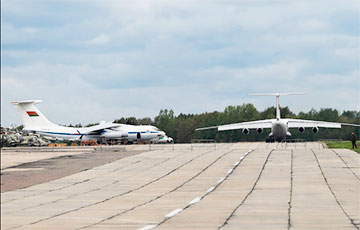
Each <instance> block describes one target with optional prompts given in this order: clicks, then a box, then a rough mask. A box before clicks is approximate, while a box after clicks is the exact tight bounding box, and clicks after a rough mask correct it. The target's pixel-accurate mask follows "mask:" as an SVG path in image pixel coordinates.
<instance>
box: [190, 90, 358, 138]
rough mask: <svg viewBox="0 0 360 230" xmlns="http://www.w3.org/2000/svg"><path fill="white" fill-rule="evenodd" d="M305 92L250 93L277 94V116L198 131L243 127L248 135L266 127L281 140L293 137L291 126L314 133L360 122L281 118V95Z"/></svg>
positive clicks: (274, 136)
mask: <svg viewBox="0 0 360 230" xmlns="http://www.w3.org/2000/svg"><path fill="white" fill-rule="evenodd" d="M302 94H305V93H261V94H250V95H251V96H275V97H276V118H275V119H267V120H257V121H249V122H241V123H233V124H227V125H220V126H212V127H204V128H198V129H196V131H200V130H206V129H215V128H217V129H218V131H225V130H234V129H242V133H243V134H245V135H247V134H249V132H250V129H256V131H257V132H258V133H262V132H263V131H264V129H267V128H269V129H271V132H270V134H269V139H270V140H277V141H281V140H283V139H288V138H291V133H290V132H289V128H298V130H299V132H300V133H302V132H304V131H305V128H311V130H312V131H313V132H314V133H317V132H318V131H319V128H338V129H339V128H341V126H342V125H346V126H357V127H360V125H359V124H348V123H336V122H326V121H312V120H300V119H289V118H281V116H280V104H279V97H280V96H282V95H302Z"/></svg>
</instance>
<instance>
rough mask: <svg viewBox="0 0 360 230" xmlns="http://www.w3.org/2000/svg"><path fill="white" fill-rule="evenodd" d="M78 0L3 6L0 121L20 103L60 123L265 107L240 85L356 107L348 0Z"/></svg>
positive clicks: (355, 32) (353, 27)
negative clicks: (28, 102)
mask: <svg viewBox="0 0 360 230" xmlns="http://www.w3.org/2000/svg"><path fill="white" fill-rule="evenodd" d="M84 3H85V1H76V2H67V3H66V4H64V2H63V1H59V0H56V1H52V2H51V4H49V3H46V2H44V1H33V2H31V3H24V2H23V1H5V2H4V3H3V5H2V6H3V9H2V12H3V14H2V16H3V18H2V22H1V23H2V24H1V26H2V32H3V33H2V67H1V68H2V70H1V71H2V76H1V78H2V79H1V81H2V86H1V87H2V99H1V100H2V109H1V113H2V122H3V124H5V125H9V124H11V123H14V122H16V123H21V122H20V121H19V118H18V117H17V116H16V115H15V113H14V109H13V108H12V107H11V105H10V103H9V102H10V101H14V100H22V99H42V100H44V102H45V103H44V104H43V105H40V106H41V108H42V109H44V110H45V111H44V113H45V114H48V116H49V118H50V119H51V120H53V121H55V122H59V123H62V124H68V123H79V122H81V123H90V122H98V121H100V120H113V119H115V118H118V117H119V116H136V117H143V116H150V117H154V116H155V115H156V114H157V113H158V112H159V110H160V109H162V108H169V109H170V108H172V109H174V110H175V112H177V113H180V112H184V113H200V112H206V111H213V110H223V109H224V108H225V106H227V105H229V104H232V105H237V104H242V103H247V102H253V103H255V106H257V107H259V108H265V107H268V106H273V105H274V102H273V100H272V99H264V98H261V99H260V98H252V97H249V96H248V93H253V92H272V91H304V90H305V91H308V92H309V95H306V96H301V100H300V99H298V98H295V99H294V98H293V97H289V98H284V99H282V104H283V105H289V106H291V109H292V110H293V111H300V110H303V111H306V110H307V109H311V108H312V107H315V108H321V107H325V106H326V107H334V108H337V109H339V110H342V109H351V110H354V109H358V110H360V108H359V107H360V105H359V104H358V103H356V102H354V100H352V98H356V97H357V96H358V95H359V94H358V92H359V91H360V88H359V86H358V85H357V84H354V83H352V82H356V81H357V78H358V75H359V71H360V70H359V63H360V55H359V53H360V39H359V37H360V33H359V29H358V28H360V24H359V23H360V22H359V21H358V12H359V11H360V3H359V2H358V1H356V0H354V1H353V0H349V1H346V3H345V2H339V1H335V0H330V1H316V2H314V1H310V0H309V1H286V0H278V1H265V0H256V1H250V0H240V1H232V0H227V1H217V0H213V1H204V0H200V1H196V2H194V1H190V0H185V1H176V0H175V1H164V0H150V1H148V0H146V1H145V0H140V1H116V0H107V1H100V0H91V1H86V4H85V5H86V6H84ZM299 97H300V96H299ZM315 99H316V100H315ZM344 101H346V103H344ZM349 101H350V102H349ZM348 102H349V103H348ZM63 111H65V112H63ZM94 111H96V112H94ZM60 114H61V115H60Z"/></svg>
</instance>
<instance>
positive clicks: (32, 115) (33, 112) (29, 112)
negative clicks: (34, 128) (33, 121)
mask: <svg viewBox="0 0 360 230" xmlns="http://www.w3.org/2000/svg"><path fill="white" fill-rule="evenodd" d="M26 113H27V114H28V115H29V116H30V117H38V116H39V114H37V112H35V111H27V112H26Z"/></svg>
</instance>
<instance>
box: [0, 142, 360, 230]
mask: <svg viewBox="0 0 360 230" xmlns="http://www.w3.org/2000/svg"><path fill="white" fill-rule="evenodd" d="M173 147H174V150H173V149H172V146H171V147H170V146H167V145H164V146H160V147H158V146H156V147H153V148H152V151H148V149H149V148H148V146H136V147H132V149H129V150H128V151H127V152H126V153H127V154H129V153H131V151H134V152H135V151H136V153H137V154H134V155H131V154H130V155H128V156H127V157H124V158H121V159H118V160H114V161H112V162H110V163H106V164H103V165H101V166H97V167H94V168H91V169H88V170H85V171H81V172H78V173H75V174H72V175H69V176H65V177H62V178H59V179H56V180H52V181H49V182H46V183H41V184H38V185H34V186H31V187H28V188H24V189H17V190H13V191H8V192H4V193H1V229H143V230H145V229H359V227H360V156H359V155H358V154H356V153H355V152H353V151H350V150H329V149H322V148H320V147H319V145H318V143H298V144H283V145H281V144H275V143H273V144H266V143H235V144H217V145H216V149H215V148H213V146H212V145H201V146H193V148H192V150H191V146H190V145H174V146H173ZM138 151H140V152H141V153H139V152H138ZM117 153H118V154H124V152H117ZM31 154H36V153H34V152H33V153H31ZM57 154H59V153H57ZM102 154H107V152H106V151H104V152H103V153H102ZM49 156H51V154H50V155H49ZM23 170H24V169H23ZM25 170H26V169H25ZM5 171H6V170H5Z"/></svg>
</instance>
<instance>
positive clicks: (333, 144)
mask: <svg viewBox="0 0 360 230" xmlns="http://www.w3.org/2000/svg"><path fill="white" fill-rule="evenodd" d="M342 143H344V149H350V150H353V151H355V152H357V153H360V143H359V141H357V142H356V144H357V146H358V148H357V149H353V148H352V144H351V141H325V144H326V145H327V146H328V148H329V149H342V148H343V144H342Z"/></svg>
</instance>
